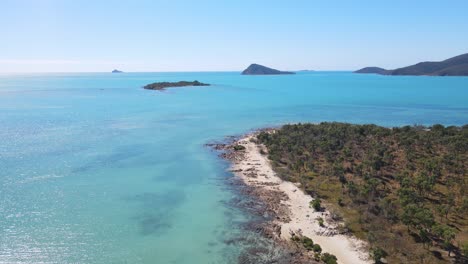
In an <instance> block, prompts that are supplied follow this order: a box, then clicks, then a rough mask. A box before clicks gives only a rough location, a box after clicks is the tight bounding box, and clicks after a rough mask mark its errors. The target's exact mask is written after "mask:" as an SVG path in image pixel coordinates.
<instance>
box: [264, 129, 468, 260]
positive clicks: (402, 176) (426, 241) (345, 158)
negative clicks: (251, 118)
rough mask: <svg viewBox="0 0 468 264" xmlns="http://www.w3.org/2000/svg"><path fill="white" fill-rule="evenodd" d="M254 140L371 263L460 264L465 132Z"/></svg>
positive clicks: (465, 227) (299, 133)
mask: <svg viewBox="0 0 468 264" xmlns="http://www.w3.org/2000/svg"><path fill="white" fill-rule="evenodd" d="M257 139H258V141H259V142H260V143H263V144H264V145H265V146H266V148H267V150H268V152H267V154H268V157H269V158H270V160H271V161H272V164H273V166H274V168H275V170H276V171H277V173H278V175H279V176H280V177H282V178H283V179H284V180H288V181H292V182H297V183H300V184H301V186H302V188H303V189H304V190H305V191H306V192H307V193H308V194H310V195H312V196H313V197H314V198H316V200H317V201H319V202H315V203H314V202H312V203H311V207H312V208H313V210H317V209H318V210H321V207H322V206H324V207H326V209H327V210H329V211H331V215H332V217H333V219H336V220H344V225H343V226H342V227H341V231H342V232H350V233H353V234H354V235H356V236H357V237H359V238H361V239H365V240H367V241H368V242H369V245H370V249H371V254H370V255H371V257H372V259H374V261H375V262H376V263H380V261H381V260H386V261H387V263H447V262H455V263H466V261H467V258H466V257H467V256H466V253H467V252H466V251H467V247H468V246H467V243H468V219H467V218H468V216H467V215H468V196H467V193H466V190H468V177H467V172H468V171H467V169H468V125H465V126H462V127H455V126H448V127H445V126H442V125H433V126H431V127H424V126H404V127H395V128H385V127H380V126H376V125H352V124H345V123H321V124H296V125H285V126H283V127H282V128H280V129H278V130H275V131H273V132H271V131H265V132H261V133H260V134H259V135H258V137H257ZM319 199H320V200H319ZM320 201H321V203H320ZM312 208H311V210H312ZM309 244H310V243H308V244H307V245H304V246H307V247H310V245H309ZM322 255H323V254H322ZM331 261H332V260H331Z"/></svg>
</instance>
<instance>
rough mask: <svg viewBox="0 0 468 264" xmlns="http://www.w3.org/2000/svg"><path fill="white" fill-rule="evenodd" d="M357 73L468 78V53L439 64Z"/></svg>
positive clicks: (368, 69)
mask: <svg viewBox="0 0 468 264" xmlns="http://www.w3.org/2000/svg"><path fill="white" fill-rule="evenodd" d="M355 73H374V74H382V75H428V76H468V53H466V54H462V55H459V56H456V57H453V58H450V59H447V60H444V61H439V62H432V61H427V62H420V63H418V64H415V65H411V66H408V67H403V68H398V69H395V70H386V69H382V68H379V67H366V68H363V69H360V70H357V71H355Z"/></svg>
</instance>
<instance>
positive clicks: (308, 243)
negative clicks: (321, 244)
mask: <svg viewBox="0 0 468 264" xmlns="http://www.w3.org/2000/svg"><path fill="white" fill-rule="evenodd" d="M302 245H303V246H304V247H305V248H306V249H307V250H312V249H313V248H314V241H313V240H312V239H310V238H308V237H306V236H304V237H302Z"/></svg>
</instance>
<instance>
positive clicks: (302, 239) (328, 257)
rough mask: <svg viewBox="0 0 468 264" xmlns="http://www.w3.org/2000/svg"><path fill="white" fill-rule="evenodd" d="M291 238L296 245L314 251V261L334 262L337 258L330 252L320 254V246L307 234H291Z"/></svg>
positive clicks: (330, 263) (328, 263) (331, 263)
mask: <svg viewBox="0 0 468 264" xmlns="http://www.w3.org/2000/svg"><path fill="white" fill-rule="evenodd" d="M291 240H292V241H293V242H295V243H297V244H298V245H300V246H302V247H304V248H305V249H306V250H307V251H313V252H314V259H315V260H316V261H322V262H323V263H325V264H336V263H337V258H336V256H335V255H333V254H330V253H327V252H325V253H323V254H322V247H321V246H320V245H319V244H316V243H314V241H313V240H312V239H311V238H309V237H307V236H297V235H295V236H292V237H291Z"/></svg>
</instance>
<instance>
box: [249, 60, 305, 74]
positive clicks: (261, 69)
mask: <svg viewBox="0 0 468 264" xmlns="http://www.w3.org/2000/svg"><path fill="white" fill-rule="evenodd" d="M279 74H296V73H294V72H288V71H279V70H276V69H272V68H268V67H266V66H263V65H259V64H255V63H254V64H251V65H250V66H249V67H248V68H247V69H245V70H244V71H243V72H242V75H279Z"/></svg>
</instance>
